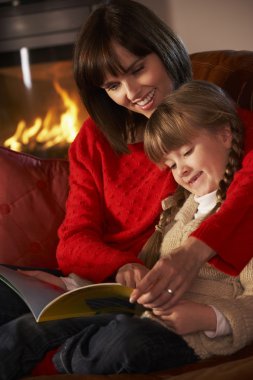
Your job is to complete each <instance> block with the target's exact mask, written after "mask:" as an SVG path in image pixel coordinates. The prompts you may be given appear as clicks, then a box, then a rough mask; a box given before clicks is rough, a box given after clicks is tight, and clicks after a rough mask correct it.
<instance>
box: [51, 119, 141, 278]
mask: <svg viewBox="0 0 253 380" xmlns="http://www.w3.org/2000/svg"><path fill="white" fill-rule="evenodd" d="M87 123H88V124H87ZM92 123H93V122H92V121H91V120H88V121H87V122H86V123H85V125H84V126H83V129H82V130H81V131H80V133H79V135H78V136H77V138H76V140H75V141H74V142H73V143H72V146H71V148H70V152H69V159H70V178H69V183H70V192H69V196H68V200H67V205H66V216H65V220H64V222H63V224H62V225H61V227H60V229H59V237H60V241H59V244H58V248H57V260H58V264H59V267H60V269H61V271H62V272H63V273H64V274H65V275H68V274H69V273H75V274H77V275H79V276H81V277H83V278H86V279H88V280H91V281H93V282H102V281H104V280H106V279H107V278H108V277H110V276H112V274H114V273H115V272H116V271H117V269H118V268H119V267H121V266H122V265H124V264H126V263H128V262H138V263H140V260H139V259H137V257H136V256H137V255H136V254H135V253H132V252H131V251H128V250H125V251H123V250H122V251H121V250H120V249H117V246H115V247H113V245H112V246H110V245H109V244H107V243H106V233H107V231H108V230H109V229H110V226H108V225H106V211H105V208H106V205H105V194H104V192H105V190H104V188H105V184H104V181H105V180H104V178H103V176H104V170H105V168H104V167H103V165H104V162H103V151H102V149H103V146H102V144H103V140H101V136H100V134H99V132H98V131H97V130H95V128H96V127H95V126H94V125H93V124H92ZM107 149H108V148H107ZM108 170H110V168H109V169H108ZM108 223H109V222H108Z"/></svg>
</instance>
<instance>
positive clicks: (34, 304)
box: [0, 265, 141, 322]
mask: <svg viewBox="0 0 253 380" xmlns="http://www.w3.org/2000/svg"><path fill="white" fill-rule="evenodd" d="M0 280H1V281H3V282H5V283H6V284H7V285H8V286H9V287H10V288H11V289H12V290H13V291H14V292H16V293H17V294H18V295H19V296H20V297H21V298H22V299H23V300H24V302H25V303H26V304H27V306H28V307H29V309H30V310H31V312H32V313H33V315H34V318H35V319H36V321H37V322H43V321H49V320H56V319H64V318H73V317H84V316H90V315H96V314H101V313H131V314H139V313H141V310H140V308H139V307H138V305H137V304H131V303H130V302H129V296H130V294H131V292H132V289H131V288H128V287H125V286H122V285H120V284H117V283H101V284H92V285H86V286H82V287H80V288H77V289H74V290H71V291H65V290H63V289H61V288H59V287H57V286H55V285H52V284H49V283H47V282H44V281H41V280H39V279H37V278H35V277H31V276H27V275H25V274H23V273H21V272H19V271H16V270H13V269H10V268H8V267H5V266H3V265H0Z"/></svg>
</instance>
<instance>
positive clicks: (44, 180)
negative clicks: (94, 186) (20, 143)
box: [0, 147, 69, 268]
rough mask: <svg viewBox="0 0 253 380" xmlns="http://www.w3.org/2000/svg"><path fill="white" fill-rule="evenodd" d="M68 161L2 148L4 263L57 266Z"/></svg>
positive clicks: (0, 250) (0, 244)
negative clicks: (38, 156)
mask: <svg viewBox="0 0 253 380" xmlns="http://www.w3.org/2000/svg"><path fill="white" fill-rule="evenodd" d="M68 167H69V164H68V161H67V160H62V159H39V158H36V157H33V156H30V155H27V154H24V153H17V152H14V151H11V150H9V149H6V148H3V147H0V178H1V186H0V262H1V263H5V264H15V265H24V266H35V267H47V268H55V267H56V266H57V263H56V257H55V251H56V246H57V243H58V238H57V229H58V227H59V225H60V223H61V222H62V220H63V218H64V214H65V201H66V197H67V193H68Z"/></svg>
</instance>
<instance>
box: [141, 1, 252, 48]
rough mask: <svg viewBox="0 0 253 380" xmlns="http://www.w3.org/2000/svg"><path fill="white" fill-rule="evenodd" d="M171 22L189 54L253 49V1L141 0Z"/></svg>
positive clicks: (167, 21)
mask: <svg viewBox="0 0 253 380" xmlns="http://www.w3.org/2000/svg"><path fill="white" fill-rule="evenodd" d="M138 1H139V2H140V3H143V4H145V5H147V6H148V7H149V8H151V9H152V10H153V11H155V13H156V14H157V15H158V16H159V17H161V18H162V19H163V20H164V21H165V22H166V23H168V24H169V25H170V26H171V27H172V29H173V30H174V31H175V32H176V33H177V34H178V35H179V36H180V37H181V38H182V40H183V41H184V43H185V45H186V47H187V49H188V51H189V53H193V52H197V51H204V50H221V49H234V50H253V0H156V1H152V0H138Z"/></svg>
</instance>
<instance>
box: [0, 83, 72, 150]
mask: <svg viewBox="0 0 253 380" xmlns="http://www.w3.org/2000/svg"><path fill="white" fill-rule="evenodd" d="M53 85H54V88H55V90H56V92H57V93H58V94H59V95H60V97H61V100H62V102H63V104H64V106H65V108H66V111H65V112H64V113H62V114H61V115H60V122H59V124H53V125H52V119H53V114H54V113H55V111H54V110H52V109H49V110H48V112H47V114H46V116H45V118H44V120H42V118H41V117H37V118H36V119H35V120H34V123H33V125H31V126H30V127H28V126H27V124H26V122H25V121H24V120H21V121H20V122H19V123H18V125H17V128H16V131H15V133H14V135H13V136H11V137H9V138H8V139H7V140H5V142H4V146H5V147H7V148H10V149H12V150H15V151H18V152H20V151H21V150H22V148H23V147H24V146H28V147H29V148H31V149H33V148H34V147H35V146H36V144H39V145H40V148H41V149H43V150H44V149H48V148H51V147H53V146H56V145H57V146H66V145H69V144H70V143H71V142H72V141H73V140H74V138H75V136H76V134H77V132H78V130H79V125H78V124H79V123H78V107H77V105H76V104H75V102H74V101H73V100H72V99H71V98H70V97H69V95H68V93H67V91H65V90H64V89H63V88H62V87H61V86H60V85H59V83H58V82H54V83H53Z"/></svg>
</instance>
